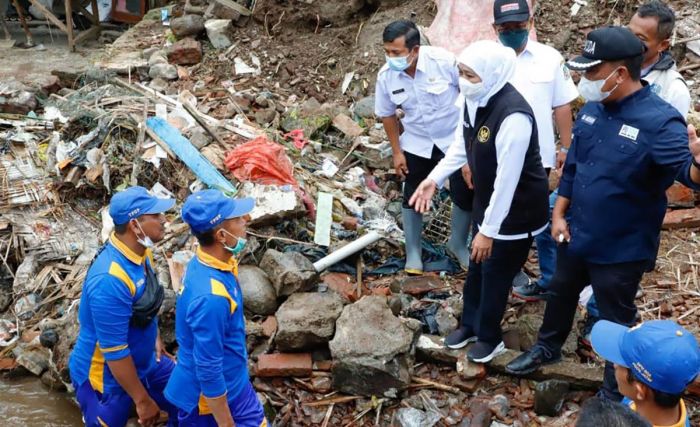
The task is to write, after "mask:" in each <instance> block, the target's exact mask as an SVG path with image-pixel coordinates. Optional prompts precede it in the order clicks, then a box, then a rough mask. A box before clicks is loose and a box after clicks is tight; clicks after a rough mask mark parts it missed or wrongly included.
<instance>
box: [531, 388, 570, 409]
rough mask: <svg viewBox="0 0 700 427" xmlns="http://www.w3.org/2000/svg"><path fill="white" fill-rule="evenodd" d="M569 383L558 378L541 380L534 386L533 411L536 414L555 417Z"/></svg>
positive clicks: (562, 403)
mask: <svg viewBox="0 0 700 427" xmlns="http://www.w3.org/2000/svg"><path fill="white" fill-rule="evenodd" d="M568 392H569V383H568V382H566V381H560V380H548V381H542V382H540V383H538V384H537V385H536V386H535V412H536V413H537V415H546V416H548V417H555V416H557V415H558V414H559V411H561V407H562V405H564V398H565V397H566V394H567V393H568Z"/></svg>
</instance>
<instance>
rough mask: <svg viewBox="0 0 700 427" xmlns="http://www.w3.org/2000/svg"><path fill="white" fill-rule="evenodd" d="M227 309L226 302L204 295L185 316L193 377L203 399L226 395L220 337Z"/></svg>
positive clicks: (194, 302) (192, 304)
mask: <svg viewBox="0 0 700 427" xmlns="http://www.w3.org/2000/svg"><path fill="white" fill-rule="evenodd" d="M229 307H230V305H229V302H228V301H227V300H226V299H224V298H221V297H218V296H214V295H207V296H204V297H201V298H198V299H197V300H195V301H193V302H192V303H191V305H190V307H189V309H188V312H187V323H188V324H189V325H190V327H191V328H192V334H193V336H194V348H193V352H192V353H193V357H194V362H195V375H196V377H197V380H198V381H199V384H200V387H201V389H202V394H203V395H204V397H208V398H216V397H220V396H222V395H224V394H226V380H225V379H224V371H223V359H224V343H223V337H224V334H225V326H226V319H227V316H228V315H229V310H230V308H229Z"/></svg>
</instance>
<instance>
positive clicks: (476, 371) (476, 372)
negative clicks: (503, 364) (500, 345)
mask: <svg viewBox="0 0 700 427" xmlns="http://www.w3.org/2000/svg"><path fill="white" fill-rule="evenodd" d="M457 373H458V374H459V376H460V377H461V378H462V379H463V380H474V379H482V378H485V377H486V366H484V364H483V363H475V362H472V361H470V360H469V359H468V358H467V355H466V354H462V355H460V357H459V359H457Z"/></svg>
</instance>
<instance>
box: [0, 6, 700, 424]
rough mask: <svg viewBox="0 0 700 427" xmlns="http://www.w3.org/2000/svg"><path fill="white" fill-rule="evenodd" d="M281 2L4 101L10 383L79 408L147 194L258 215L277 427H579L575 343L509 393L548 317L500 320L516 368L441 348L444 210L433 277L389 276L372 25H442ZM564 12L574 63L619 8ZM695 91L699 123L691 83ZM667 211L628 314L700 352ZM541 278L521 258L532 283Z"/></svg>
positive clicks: (389, 194) (449, 325) (129, 48)
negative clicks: (656, 321)
mask: <svg viewBox="0 0 700 427" xmlns="http://www.w3.org/2000/svg"><path fill="white" fill-rule="evenodd" d="M250 3H254V8H253V5H251V4H250ZM283 3H285V2H275V1H272V0H259V1H257V2H248V1H238V2H235V1H233V0H215V1H211V2H197V1H191V2H187V3H186V4H185V2H182V3H181V4H178V5H175V6H174V7H172V8H170V16H172V18H171V19H170V21H169V25H164V24H163V22H162V21H161V18H160V17H161V13H160V11H159V10H154V11H151V12H150V13H149V14H148V15H147V16H146V17H145V18H144V20H143V21H142V22H141V23H139V24H137V25H136V26H135V27H133V28H132V29H131V30H129V31H128V32H127V33H125V34H124V35H123V36H122V37H120V38H119V39H118V40H116V41H115V43H114V44H113V45H111V46H109V47H108V48H107V52H106V55H104V58H103V59H102V60H101V61H100V62H99V63H98V64H97V65H98V68H97V69H94V70H90V71H89V72H87V73H85V74H82V75H76V76H70V75H66V74H63V73H57V75H56V76H53V77H52V78H51V79H48V78H47V79H46V81H45V82H43V84H39V85H35V87H29V86H25V85H23V84H22V83H19V82H3V83H0V111H2V112H3V113H1V114H0V137H2V145H0V172H2V174H3V175H2V176H3V179H2V180H1V181H0V261H2V264H1V265H0V313H2V314H0V371H7V372H9V373H11V374H13V375H20V374H22V373H24V372H30V373H31V374H33V375H37V376H41V378H42V380H43V381H44V382H45V383H46V384H49V385H51V386H52V387H56V388H64V387H68V388H70V386H69V385H68V383H69V380H68V372H67V358H68V355H69V353H70V349H71V347H72V344H73V341H74V339H75V337H76V335H77V331H78V323H77V308H78V303H79V298H80V290H81V284H82V281H83V279H84V277H85V273H86V271H87V268H88V266H89V264H90V262H91V260H92V259H93V257H94V255H95V254H96V252H97V251H98V250H99V248H100V246H101V245H102V244H103V242H104V241H105V240H106V239H107V237H108V236H109V232H110V230H111V228H112V226H113V225H112V223H111V220H110V218H109V216H108V215H107V213H106V211H105V210H104V207H105V206H106V205H107V203H108V201H109V198H110V197H111V195H112V194H113V193H114V192H116V191H119V190H120V189H123V188H125V187H127V186H129V185H136V184H138V185H142V186H145V187H147V188H149V189H151V190H152V191H153V192H154V193H156V194H160V195H164V196H170V197H174V198H176V199H177V200H178V201H179V202H180V203H181V202H182V201H184V199H185V197H186V196H187V195H188V194H190V193H191V192H192V191H195V190H197V189H200V188H205V187H212V188H219V189H222V190H223V191H226V192H228V193H229V194H237V195H247V196H251V197H255V198H256V208H255V210H254V211H253V212H252V215H251V216H252V222H251V223H250V230H249V234H250V236H249V237H250V239H249V244H248V246H247V249H246V252H244V254H243V256H242V259H241V268H240V273H239V279H240V282H241V286H242V288H243V294H244V308H245V310H246V318H247V324H246V329H247V333H248V342H247V344H248V350H249V354H250V372H251V374H252V375H253V376H254V377H255V379H254V386H255V388H256V390H257V391H258V392H259V396H260V398H261V400H262V401H263V402H264V404H265V408H266V411H267V415H268V417H269V419H270V420H271V421H273V420H274V422H275V425H287V424H290V423H291V424H293V425H323V426H328V425H390V424H391V423H395V425H401V426H433V425H479V426H482V425H483V426H489V425H491V426H500V425H519V426H529V425H549V426H569V425H572V424H573V423H574V420H575V418H576V416H577V412H578V410H579V408H580V404H581V402H582V401H583V400H585V398H587V397H588V396H590V395H591V390H593V389H595V388H596V387H597V386H598V385H599V384H600V381H601V380H602V369H601V368H600V366H601V365H600V363H601V361H600V360H599V359H597V357H596V356H595V355H594V354H593V353H592V352H591V351H590V350H586V349H585V348H583V347H582V346H581V345H579V342H578V337H577V334H576V333H572V334H571V336H570V337H569V340H568V341H567V344H566V345H565V348H564V356H565V362H564V363H562V364H557V365H552V366H550V367H547V368H546V369H544V370H542V372H540V373H539V376H535V377H532V378H530V379H521V380H518V379H513V378H507V377H503V376H500V374H501V373H503V372H504V366H505V363H506V362H507V361H508V360H510V359H511V358H512V357H513V356H514V355H515V354H517V353H516V352H519V351H522V350H525V349H527V348H529V347H530V346H531V345H532V344H533V343H534V339H535V334H536V332H537V329H538V327H539V324H540V322H541V319H542V312H543V304H528V305H525V304H523V303H521V302H517V301H512V303H511V305H510V306H509V308H508V310H507V313H506V315H505V317H504V321H503V322H504V329H505V331H506V333H505V341H506V344H507V347H508V348H509V349H510V350H509V352H508V354H506V355H504V356H502V357H500V358H498V359H496V360H494V362H493V363H492V364H491V366H489V367H488V373H489V375H487V368H486V367H484V366H481V365H477V364H473V363H470V362H468V361H467V360H466V357H465V351H464V350H459V351H457V350H448V349H446V348H444V346H443V344H442V338H441V337H443V336H445V335H447V334H448V333H449V332H451V331H452V330H453V329H454V328H455V327H456V326H457V325H458V319H459V316H460V314H461V311H462V305H461V304H462V301H461V294H460V293H461V286H462V283H463V280H464V276H465V275H464V273H463V272H462V271H461V269H460V267H459V265H458V264H457V263H456V262H455V261H454V260H452V259H450V258H449V257H447V256H446V254H445V251H444V247H443V246H442V245H443V244H444V242H445V240H446V238H447V234H448V233H449V225H448V224H449V221H445V220H444V219H445V217H446V216H447V217H449V202H448V201H447V200H448V197H447V194H446V192H442V193H441V194H439V195H438V196H437V197H436V200H435V202H436V203H435V206H436V208H435V209H434V211H433V212H432V213H431V214H430V215H427V216H426V221H427V223H426V228H427V232H426V242H425V245H424V257H426V261H427V262H426V266H428V265H434V266H436V267H435V271H434V272H430V273H428V274H426V275H425V276H422V277H405V275H404V274H403V271H402V270H403V264H402V258H403V254H402V248H403V245H402V244H401V240H402V233H401V232H400V224H399V223H398V220H399V218H400V211H401V200H400V182H399V180H398V179H397V177H396V176H395V174H394V171H393V170H392V169H391V168H392V164H391V149H390V146H389V143H388V141H387V140H386V135H385V134H384V131H383V129H382V127H381V123H378V121H377V119H376V118H375V117H374V114H373V105H374V100H373V98H372V97H371V96H368V95H369V94H370V93H371V90H372V84H373V83H372V82H373V80H374V79H375V74H376V72H377V70H378V69H379V66H380V65H381V64H382V63H383V61H384V56H383V52H382V51H381V49H380V46H379V45H378V43H377V39H378V34H380V32H381V28H383V26H384V25H385V24H386V23H387V22H389V21H390V20H393V19H396V18H398V17H403V16H406V17H408V16H409V12H410V11H416V12H417V13H418V19H419V20H422V21H424V22H426V23H428V22H429V21H430V19H431V16H432V14H434V10H433V8H432V7H431V6H429V5H425V4H424V3H425V2H419V1H405V2H397V1H353V2H350V3H352V4H351V5H350V6H348V4H347V3H348V2H342V1H327V2H321V1H313V0H311V1H307V2H305V4H306V6H304V7H301V6H300V5H296V6H292V5H288V4H283ZM673 3H674V6H677V9H676V10H680V11H681V13H680V16H681V17H682V18H681V19H679V22H681V23H682V24H679V28H678V37H679V38H688V37H691V36H692V34H693V33H692V32H693V31H695V34H697V33H698V32H699V31H698V28H697V27H693V25H695V24H697V25H698V26H700V22H699V20H698V19H697V16H698V9H697V6H693V5H692V4H691V2H682V1H678V2H673ZM571 4H573V2H571V1H565V2H563V3H562V2H549V1H541V2H537V5H538V6H537V7H538V9H537V15H536V16H537V18H539V19H538V26H539V27H538V30H539V35H540V38H541V39H543V40H545V41H547V42H551V43H552V44H554V45H555V46H556V47H558V48H560V49H561V50H563V51H564V52H573V51H575V50H577V49H578V48H579V46H580V44H579V41H578V40H579V39H580V38H581V36H582V34H583V31H585V30H586V29H588V28H592V27H593V26H598V25H601V24H603V23H605V22H607V20H608V19H612V20H613V21H615V20H621V21H620V22H624V20H625V19H627V18H628V17H629V14H630V13H631V10H632V9H631V6H629V5H626V4H624V5H619V6H617V3H615V5H612V4H611V5H607V4H606V5H605V7H602V6H601V7H596V6H595V5H594V4H593V2H590V3H589V5H588V6H584V7H583V8H582V9H581V10H580V12H579V13H578V14H577V15H575V16H573V17H572V16H571V15H570V10H569V9H568V6H570V5H571ZM564 6H567V7H564ZM598 6H600V5H598ZM616 7H618V9H615V8H616ZM251 8H253V9H251ZM554 8H561V9H562V10H563V12H562V11H559V10H557V11H555V10H554ZM544 16H546V17H547V19H543V17H544ZM358 25H359V28H358ZM557 26H558V27H557ZM560 28H567V30H566V31H564V32H561V31H559V29H560ZM555 38H556V40H555ZM684 46H685V47H684ZM677 49H678V51H676V50H674V53H676V55H679V56H677V58H679V59H680V63H679V66H680V67H681V68H682V69H683V70H684V71H683V72H684V73H685V74H684V75H685V76H686V78H687V79H688V80H689V81H691V80H693V78H694V77H695V73H696V72H697V71H698V70H700V68H698V67H695V66H694V65H696V64H699V63H700V52H698V51H697V50H696V49H697V46H696V45H695V44H693V41H687V42H683V43H679V44H678V46H677ZM684 67H685V68H684ZM690 87H691V89H692V90H693V91H694V93H695V96H696V98H695V101H696V105H698V104H697V96H698V95H700V84H698V83H692V84H690ZM699 117H700V113H698V116H694V117H693V118H692V120H697V121H698V122H700V118H699ZM669 201H670V207H671V208H672V209H671V210H669V213H668V215H667V217H666V220H665V222H664V225H665V228H667V229H668V231H664V234H663V240H662V246H661V250H660V254H659V261H658V264H657V268H656V270H655V271H654V272H652V273H651V274H648V275H646V276H645V278H644V281H643V283H642V288H643V291H644V292H643V294H642V296H641V297H640V299H639V300H638V305H639V307H640V311H641V315H642V318H643V319H652V318H658V317H673V318H674V319H677V320H678V321H679V322H680V323H681V324H683V325H684V326H685V327H686V328H688V329H689V330H691V331H693V332H694V333H695V334H696V335H700V329H698V325H700V312H699V311H698V310H697V307H698V306H700V288H698V270H697V262H696V260H695V259H694V257H695V254H696V253H697V248H698V247H700V238H699V237H698V236H697V235H696V231H697V227H699V226H700V209H698V207H696V205H697V202H698V198H697V195H696V194H694V193H693V192H691V191H687V190H685V189H683V188H681V187H676V186H674V187H673V188H672V189H671V190H670V191H669ZM168 216H169V221H170V225H169V226H168V228H167V233H166V237H165V239H164V240H163V241H162V242H160V243H159V244H158V245H157V247H156V250H155V263H156V267H157V273H158V277H159V280H160V282H161V284H163V286H164V287H165V288H166V301H165V303H164V305H163V308H162V313H161V322H160V325H161V334H162V337H163V340H164V341H165V343H166V345H167V346H168V348H169V349H170V350H172V351H175V350H176V342H175V338H174V322H173V320H174V319H173V316H174V305H175V295H176V293H177V291H178V289H179V287H180V283H181V278H182V275H183V271H184V266H185V265H186V263H187V262H188V260H189V259H191V257H192V256H193V254H194V251H195V249H196V245H195V241H194V239H193V238H192V236H191V235H190V233H189V229H188V228H187V226H186V225H185V224H184V223H183V222H182V220H181V219H180V218H179V215H178V213H177V211H174V212H173V213H169V214H168ZM694 230H695V231H694ZM358 242H359V243H358ZM351 245H355V246H357V247H353V250H349V249H348V247H352V246H351ZM344 248H345V249H344ZM341 252H343V255H342V256H338V254H339V253H341ZM344 252H348V253H347V254H345V253H344ZM329 255H335V256H337V258H338V260H334V261H333V262H326V261H327V258H326V259H325V260H324V258H325V257H327V256H329ZM326 265H330V267H328V268H326ZM536 266H537V260H536V259H535V258H534V257H533V258H531V259H530V260H529V261H528V264H527V269H528V273H530V274H531V275H532V276H536V275H537V273H538V272H537V267H536ZM581 320H582V316H579V317H578V318H577V320H576V321H577V322H579V321H581ZM697 389H698V392H700V387H698V388H697ZM698 392H696V396H697V395H698V394H699V393H698ZM696 398H697V397H695V398H693V397H691V398H689V399H688V404H689V405H695V404H696V403H694V400H693V399H696Z"/></svg>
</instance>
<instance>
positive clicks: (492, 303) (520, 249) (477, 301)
mask: <svg viewBox="0 0 700 427" xmlns="http://www.w3.org/2000/svg"><path fill="white" fill-rule="evenodd" d="M478 231H479V229H478V227H477V226H476V225H474V228H473V230H472V236H476V233H478ZM532 240H533V238H532V237H528V238H525V239H519V240H497V239H494V241H493V248H492V250H491V256H490V257H489V258H488V259H486V260H485V261H482V262H480V263H478V264H477V263H475V262H474V261H471V260H470V261H469V270H468V272H467V279H466V280H465V282H464V291H463V294H462V295H463V298H464V308H463V309H462V326H464V327H466V328H470V329H471V330H472V331H473V332H474V333H475V334H476V335H477V337H478V338H479V341H483V342H487V343H489V344H491V345H498V343H500V342H501V340H502V338H503V336H502V333H501V320H503V314H504V313H505V311H506V305H507V303H508V295H509V294H510V288H511V286H512V284H513V278H514V277H515V275H516V274H517V273H518V272H519V271H520V268H521V267H522V266H523V264H524V263H525V260H526V259H527V255H528V253H529V251H530V246H531V245H532Z"/></svg>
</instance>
